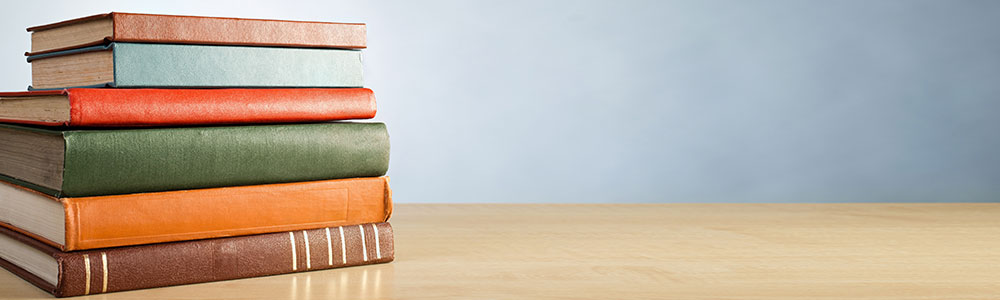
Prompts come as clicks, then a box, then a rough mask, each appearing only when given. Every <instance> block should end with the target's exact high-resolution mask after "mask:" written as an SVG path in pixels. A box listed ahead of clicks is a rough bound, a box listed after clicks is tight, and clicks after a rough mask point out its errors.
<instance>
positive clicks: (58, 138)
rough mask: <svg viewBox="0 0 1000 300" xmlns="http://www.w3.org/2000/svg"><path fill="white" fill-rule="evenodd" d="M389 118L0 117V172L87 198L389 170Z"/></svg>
mask: <svg viewBox="0 0 1000 300" xmlns="http://www.w3.org/2000/svg"><path fill="white" fill-rule="evenodd" d="M388 168H389V135H388V133H387V132H386V128H385V125H384V124H382V123H314V124H285V125H252V126H218V127H176V128H144V129H106V130H89V129H82V130H48V129H41V128H35V127H25V126H18V125H8V124H0V179H3V180H6V181H9V182H14V183H17V184H19V185H22V186H26V187H29V188H32V189H35V190H38V191H41V192H44V193H46V194H49V195H52V196H55V197H83V196H100V195H116V194H131V193H145V192H158V191H169V190H187V189H197V188H211V187H225V186H240V185H255V184H269V183H284V182H298V181H313V180H326V179H339V178H353V177H377V176H382V175H385V172H386V170H387V169H388Z"/></svg>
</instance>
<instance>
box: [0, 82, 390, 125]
mask: <svg viewBox="0 0 1000 300" xmlns="http://www.w3.org/2000/svg"><path fill="white" fill-rule="evenodd" d="M373 117H375V96H374V94H373V93H372V91H371V90H369V89H365V88H338V89H320V88H303V89H88V88H71V89H65V90H56V91H29V92H7V93H0V122H5V123H21V124H35V125H47V126H61V125H65V126H94V127H98V126H114V127H128V126H176V125H208V124H240V123H305V122H323V121H334V120H349V119H370V118H373Z"/></svg>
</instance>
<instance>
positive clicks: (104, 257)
mask: <svg viewBox="0 0 1000 300" xmlns="http://www.w3.org/2000/svg"><path fill="white" fill-rule="evenodd" d="M101 267H102V269H103V271H104V280H102V281H101V282H102V283H101V293H107V292H108V254H107V253H104V252H101Z"/></svg>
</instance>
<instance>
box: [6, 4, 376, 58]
mask: <svg viewBox="0 0 1000 300" xmlns="http://www.w3.org/2000/svg"><path fill="white" fill-rule="evenodd" d="M28 31H29V32H31V51H30V52H27V53H25V55H27V56H32V55H39V54H45V53H50V52H57V51H62V50H68V49H75V48H82V47H89V46H97V45H104V44H108V43H111V42H135V43H166V44H197V45H242V46H275V47H300V48H345V49H363V48H365V47H366V29H365V24H359V23H329V22H303V21H282V20H262V19H239V18H218V17H194V16H171V15H153V14H133V13H117V12H112V13H108V14H100V15H94V16H89V17H83V18H78V19H72V20H67V21H62V22H58V23H53V24H48V25H41V26H35V27H30V28H28Z"/></svg>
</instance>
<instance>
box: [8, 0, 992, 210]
mask: <svg viewBox="0 0 1000 300" xmlns="http://www.w3.org/2000/svg"><path fill="white" fill-rule="evenodd" d="M25 3H26V2H16V3H15V2H8V3H4V4H3V5H4V6H3V9H4V11H7V12H8V14H5V17H4V18H3V19H2V21H0V22H2V23H0V24H2V25H3V26H2V27H0V40H3V41H4V42H3V43H2V45H0V70H3V71H2V72H0V90H19V89H23V88H24V87H25V86H26V85H28V84H29V81H30V71H29V67H28V64H27V63H25V62H24V58H23V56H21V54H22V52H23V51H25V50H26V49H28V44H29V42H28V37H29V36H28V34H27V33H25V32H24V28H25V27H28V26H31V25H39V24H45V23H50V22H55V21H59V20H63V19H69V18H74V17H80V16H84V15H90V14H96V13H102V12H107V11H128V12H146V13H166V14H188V15H214V16H229V17H251V18H273V19H295V20H320V21H342V22H365V23H368V33H369V47H370V49H369V50H366V51H365V59H366V72H367V73H366V75H367V78H366V80H367V83H368V85H369V87H371V88H372V89H374V90H375V92H376V96H377V97H378V101H379V109H380V111H379V116H378V120H380V121H384V122H386V123H387V124H388V126H389V130H390V134H391V136H392V143H393V149H392V151H393V153H392V162H391V168H390V171H389V175H390V176H392V177H393V188H394V191H395V195H396V198H395V199H396V201H397V202H400V203H405V202H702V201H704V202H844V201H851V202H854V201H906V202H916V201H998V200H1000V158H998V153H1000V133H998V132H997V131H998V130H1000V118H998V117H997V114H998V113H1000V29H998V28H1000V1H916V0H914V1H894V0H879V1H791V0H790V1H763V0H757V1H438V0H433V1H430V0H429V1H301V2H296V1H266V2H265V1H256V2H255V1H229V2H225V1H218V2H215V1H212V2H210V1H169V2H160V3H152V2H150V3H146V2H140V1H86V2H84V1H47V2H46V3H45V4H36V3H31V4H25ZM11 12H12V13H11Z"/></svg>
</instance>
